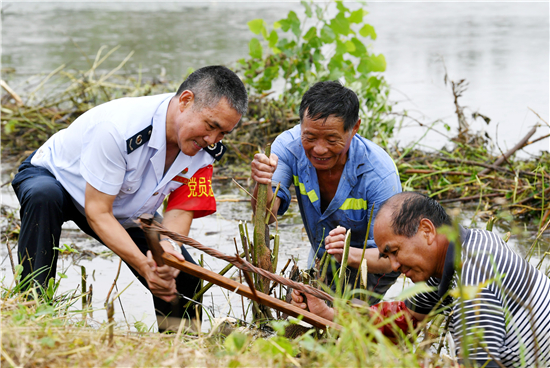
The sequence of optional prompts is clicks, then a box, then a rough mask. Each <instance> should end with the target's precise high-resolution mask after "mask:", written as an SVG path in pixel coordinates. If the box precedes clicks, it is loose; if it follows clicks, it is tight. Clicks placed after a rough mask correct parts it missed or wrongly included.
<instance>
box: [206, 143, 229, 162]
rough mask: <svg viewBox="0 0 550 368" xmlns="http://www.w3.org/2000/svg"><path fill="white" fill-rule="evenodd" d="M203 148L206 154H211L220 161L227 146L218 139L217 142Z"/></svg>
mask: <svg viewBox="0 0 550 368" xmlns="http://www.w3.org/2000/svg"><path fill="white" fill-rule="evenodd" d="M204 150H205V151H206V152H208V154H209V155H210V156H212V157H213V158H214V159H215V160H216V161H220V160H221V159H222V156H223V154H224V153H225V151H227V148H226V147H225V146H224V145H223V143H222V142H221V141H220V142H218V143H214V144H211V145H210V146H208V147H205V148H204Z"/></svg>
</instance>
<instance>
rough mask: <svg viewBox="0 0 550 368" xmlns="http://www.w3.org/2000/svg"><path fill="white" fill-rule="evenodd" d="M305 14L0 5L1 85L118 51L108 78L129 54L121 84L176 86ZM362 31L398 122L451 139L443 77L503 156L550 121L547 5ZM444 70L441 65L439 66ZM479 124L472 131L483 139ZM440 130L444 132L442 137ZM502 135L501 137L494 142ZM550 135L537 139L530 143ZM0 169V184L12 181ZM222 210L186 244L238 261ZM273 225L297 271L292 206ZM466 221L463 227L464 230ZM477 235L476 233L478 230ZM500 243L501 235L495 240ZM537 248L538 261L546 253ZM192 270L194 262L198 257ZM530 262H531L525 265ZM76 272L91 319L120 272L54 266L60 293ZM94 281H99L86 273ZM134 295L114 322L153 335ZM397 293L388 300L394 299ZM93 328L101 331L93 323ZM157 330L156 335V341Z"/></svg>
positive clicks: (229, 208) (231, 226)
mask: <svg viewBox="0 0 550 368" xmlns="http://www.w3.org/2000/svg"><path fill="white" fill-rule="evenodd" d="M291 9H293V10H295V11H296V12H297V13H298V14H301V6H300V4H297V3H296V2H279V3H274V2H261V3H258V2H254V3H253V2H239V3H235V2H223V1H221V2H188V3H182V2H170V3H167V2H161V1H150V2H70V3H69V2H6V1H4V2H3V3H2V70H3V73H2V79H4V80H7V81H8V83H9V84H10V85H11V86H12V87H13V88H15V89H16V90H17V91H19V92H24V91H29V90H32V89H33V88H34V87H36V85H37V84H38V83H39V81H40V80H41V78H37V77H34V76H36V75H37V74H41V75H42V76H44V75H46V74H47V73H49V72H50V71H52V70H54V69H55V68H57V67H58V66H59V65H61V64H63V63H67V64H68V67H69V68H75V69H82V70H86V69H88V64H87V61H86V60H87V59H92V60H93V59H94V57H95V54H96V52H97V50H98V49H99V48H100V47H101V46H102V45H107V46H108V48H111V47H115V46H117V45H120V49H119V50H118V51H117V52H116V53H114V54H113V55H112V56H111V57H110V59H109V60H107V62H106V63H105V64H104V66H103V71H107V70H111V69H112V68H114V67H115V66H116V65H118V63H119V62H120V61H121V60H122V59H123V58H124V57H125V56H126V55H127V54H128V53H129V52H130V51H132V50H133V51H135V54H134V56H133V57H132V59H131V60H130V61H129V63H128V64H127V65H126V66H125V68H124V69H123V72H125V73H128V74H132V75H135V74H136V73H137V71H138V70H141V72H142V73H143V75H144V77H149V78H151V77H154V76H159V75H161V74H165V77H166V78H168V79H174V80H180V79H181V78H182V75H184V74H185V73H186V71H187V69H188V68H189V67H193V68H197V67H200V66H202V65H206V64H214V63H223V64H227V65H231V63H232V62H234V61H235V60H237V59H238V58H241V57H244V56H246V54H247V52H248V46H247V43H248V40H249V39H250V36H251V34H250V32H249V31H248V27H247V25H246V22H247V21H249V20H251V19H254V18H258V17H261V18H264V19H265V20H266V22H267V23H268V24H271V23H272V22H273V21H275V20H277V19H280V18H282V17H284V16H286V14H287V13H288V11H289V10H291ZM367 9H368V11H369V12H370V14H369V15H368V17H367V19H368V22H369V23H371V24H372V25H373V26H374V27H375V29H376V31H377V34H378V38H377V40H376V41H374V42H373V45H372V47H373V49H374V51H375V52H377V53H383V54H384V55H385V57H386V60H387V64H388V68H387V72H386V73H385V76H386V78H387V79H388V81H389V82H390V84H391V86H392V94H391V98H392V99H393V100H394V101H398V102H399V103H398V105H397V109H398V110H407V111H408V112H409V114H411V115H413V116H415V117H417V118H419V119H421V121H422V122H424V123H430V122H432V121H435V120H436V119H441V120H443V121H444V122H445V123H447V124H449V125H450V126H451V127H453V129H454V131H456V123H455V121H456V118H455V117H454V115H453V111H454V106H453V103H452V95H451V93H450V90H449V88H448V86H447V87H446V86H445V84H444V83H443V76H444V65H445V66H446V68H447V70H448V72H449V75H450V77H451V79H454V80H459V79H462V78H465V79H467V80H468V81H469V82H470V84H469V88H468V90H467V91H466V93H465V94H464V97H463V98H462V100H461V101H462V103H463V104H464V105H467V106H469V107H470V108H471V109H472V110H473V111H475V110H479V112H481V113H483V114H485V115H487V116H489V117H490V118H491V119H492V122H491V124H490V125H489V126H487V127H485V129H486V130H487V131H488V132H489V133H490V134H491V135H492V136H493V137H497V136H498V142H499V145H500V146H501V148H502V149H503V150H505V149H506V148H510V147H511V146H513V145H514V144H515V143H516V142H517V141H518V140H519V139H520V137H522V136H523V135H524V134H525V133H526V132H527V131H528V130H529V129H530V128H531V126H532V125H533V124H535V123H537V121H538V120H537V118H536V117H535V115H534V114H533V113H532V112H530V110H529V108H531V109H533V110H534V111H536V112H537V113H538V114H540V115H541V117H542V118H543V119H545V120H546V121H548V115H549V113H548V109H549V108H548V106H549V104H548V99H549V97H548V96H549V94H548V86H549V46H548V45H549V25H548V24H549V22H548V15H549V5H548V3H437V2H423V3H387V2H376V3H369V4H368V5H367ZM442 60H444V63H445V64H443V61H442ZM481 128H482V123H478V124H477V125H476V126H475V129H481ZM438 129H440V130H443V128H442V125H438ZM497 131H498V134H497ZM423 132H424V129H418V128H416V127H415V125H414V124H408V125H407V126H405V127H403V128H402V129H401V130H400V131H399V132H397V134H396V138H395V141H396V142H399V143H400V144H402V145H403V144H408V143H410V142H413V141H416V140H417V139H418V138H419V137H420V136H421V135H422V134H423ZM547 133H548V128H546V127H543V128H540V129H539V131H538V133H537V135H536V136H540V135H543V134H547ZM442 143H444V142H443V140H442V139H441V138H440V136H439V135H436V134H428V135H427V136H426V137H425V138H424V140H423V141H422V145H423V146H424V147H425V148H439V147H441V144H442ZM548 148H549V142H548V139H546V140H544V141H541V142H539V143H537V144H534V145H532V146H529V147H528V149H527V150H525V152H524V153H522V154H523V155H525V156H527V155H528V154H534V153H538V152H539V151H541V150H548ZM11 171H12V170H11V168H10V167H9V165H3V167H2V183H4V182H6V181H7V179H8V177H9V176H8V175H9V173H10V172H11ZM215 193H216V197H217V199H218V200H219V203H218V212H217V214H215V215H213V216H210V217H207V218H204V219H200V220H197V221H194V222H193V227H192V229H191V236H193V237H194V238H196V239H197V240H198V241H199V242H201V243H203V244H205V245H210V246H214V247H216V248H218V249H220V250H222V251H224V252H226V253H231V254H232V253H233V252H234V245H233V238H234V237H237V239H238V234H237V224H238V221H239V220H243V221H249V220H250V214H251V211H250V208H249V205H248V204H246V203H242V202H230V201H228V200H230V199H232V198H236V197H238V198H241V199H242V198H244V197H245V196H244V195H243V194H242V193H240V192H239V190H238V189H236V187H235V186H234V185H233V184H231V183H229V182H219V183H218V184H217V185H216V187H215ZM2 204H3V205H7V206H9V207H10V208H12V209H16V208H17V206H18V204H17V200H16V199H15V197H14V195H13V192H12V191H11V188H10V187H9V186H6V187H3V188H2ZM290 212H291V213H290V215H288V216H286V218H285V219H284V220H283V221H282V222H281V231H280V233H281V235H282V240H281V243H282V248H281V252H282V254H281V257H280V259H281V261H280V266H281V264H282V263H284V262H285V261H286V259H288V258H290V257H291V256H294V257H296V258H297V259H298V263H299V265H300V266H301V267H303V266H304V265H305V259H306V257H307V251H308V249H309V248H308V247H309V245H308V244H307V238H306V237H305V234H303V230H302V229H303V227H302V226H301V220H300V217H299V214H298V209H297V206H295V205H293V206H291V209H290ZM472 214H473V213H472V212H466V213H465V215H464V218H465V219H464V223H465V225H468V224H470V222H471V218H472V217H473V216H472ZM475 225H477V226H479V227H483V221H480V220H478V222H477V223H476V224H475ZM496 231H497V232H499V233H500V234H501V235H502V234H503V233H504V232H505V231H506V230H505V229H497V230H496ZM78 233H79V232H78V231H75V229H74V227H72V226H71V225H70V224H69V225H68V226H67V227H66V229H65V231H64V235H63V236H64V238H63V239H62V243H66V244H76V246H77V247H79V248H80V249H83V250H91V251H93V252H96V253H100V252H101V251H103V250H104V249H105V248H104V247H102V246H101V245H99V244H97V243H96V242H93V241H90V240H89V239H86V238H82V237H79V236H78V235H77V234H78ZM532 234H533V233H532V232H531V233H529V234H527V235H525V236H517V235H514V236H513V237H512V240H511V244H512V246H514V247H515V248H516V249H517V250H518V251H520V253H522V254H525V251H526V248H528V247H529V246H530V244H531V243H532V241H533V235H532ZM547 243H548V240H545V243H543V244H544V247H543V250H544V249H545V247H547ZM192 254H194V256H195V258H196V259H197V258H198V257H199V255H198V252H195V253H193V252H192ZM0 257H1V260H2V264H1V266H0V268H1V270H0V271H1V273H2V276H3V277H2V279H3V282H2V283H3V284H4V285H9V283H10V282H11V279H10V274H11V271H10V266H9V261H8V260H7V253H6V249H5V247H4V245H3V246H2V248H1V249H0ZM205 261H206V264H207V266H208V267H210V268H212V269H213V270H214V271H219V270H220V269H221V268H223V266H224V264H223V263H222V262H218V261H216V260H214V259H211V258H209V257H205ZM533 262H536V258H535V259H534V260H533ZM80 265H83V266H85V267H86V268H87V270H88V274H89V275H90V279H89V281H88V282H89V283H93V284H94V307H96V308H102V306H103V302H104V300H105V296H106V293H107V291H108V289H109V287H110V285H111V284H112V282H113V279H114V277H115V274H116V269H117V266H118V259H117V258H116V257H101V256H95V257H94V259H93V262H92V261H91V260H90V259H86V258H82V259H80V260H78V261H74V260H72V259H70V258H64V259H62V260H60V266H59V269H60V270H65V271H66V273H67V275H68V276H69V277H68V278H67V279H63V280H62V283H61V285H62V289H63V290H71V289H74V288H75V287H77V285H78V284H79V272H80V267H79V266H80ZM94 270H95V271H94ZM129 284H131V286H130V287H129V288H128V290H126V291H125V292H124V293H123V294H122V297H121V301H122V305H123V306H124V310H125V313H126V317H124V315H123V314H122V310H121V309H120V305H117V306H116V308H117V312H116V317H117V320H118V321H121V322H122V321H125V320H126V321H128V323H129V324H130V325H132V324H133V322H135V321H142V322H144V323H145V324H146V325H148V326H154V324H155V323H154V318H153V313H152V310H153V306H152V301H151V298H150V297H149V296H148V295H149V292H148V291H147V290H146V289H145V288H144V287H142V286H141V285H140V284H139V282H137V281H135V280H134V278H133V276H132V274H131V273H130V271H129V270H127V269H126V268H125V267H123V271H122V275H121V277H120V278H119V281H118V285H119V290H122V289H124V288H125V287H126V286H127V285H129ZM402 288H403V285H402V283H400V284H398V285H396V286H394V288H393V289H392V290H391V291H390V293H389V295H393V296H395V295H397V294H398V293H399V291H400V290H401V289H402ZM205 303H206V304H207V305H214V306H215V307H214V309H215V313H216V316H220V315H225V314H230V315H234V316H236V317H239V318H240V317H241V316H242V314H241V313H242V312H241V308H240V303H241V302H240V298H239V297H237V296H236V295H230V296H227V294H225V293H224V292H222V291H221V290H220V289H219V288H213V289H212V293H211V294H208V295H207V296H206V298H205ZM94 318H95V319H96V320H97V321H102V320H104V319H105V312H104V311H98V312H96V313H95V315H94ZM154 328H155V327H153V329H154Z"/></svg>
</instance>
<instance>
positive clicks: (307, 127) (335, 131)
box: [301, 112, 361, 171]
mask: <svg viewBox="0 0 550 368" xmlns="http://www.w3.org/2000/svg"><path fill="white" fill-rule="evenodd" d="M360 123H361V120H359V121H358V122H357V124H356V125H355V126H354V127H353V128H352V129H350V130H349V131H347V132H346V131H344V122H343V120H342V118H339V117H335V116H334V115H330V116H329V117H328V118H327V119H326V120H325V119H318V120H313V119H311V118H310V117H309V116H308V115H307V112H306V113H305V114H304V118H303V121H302V124H301V129H302V132H301V139H302V146H303V147H304V151H305V153H306V157H307V158H308V159H309V161H310V162H311V163H312V164H313V167H315V168H316V169H317V170H321V171H322V170H330V169H332V168H333V167H335V166H338V165H342V166H343V165H345V163H346V159H347V153H348V150H349V146H350V144H351V140H352V138H353V136H354V135H355V133H357V129H359V124H360Z"/></svg>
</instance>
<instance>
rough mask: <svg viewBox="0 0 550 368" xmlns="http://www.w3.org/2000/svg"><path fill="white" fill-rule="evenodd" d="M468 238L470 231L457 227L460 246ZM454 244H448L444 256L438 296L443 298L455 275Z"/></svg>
mask: <svg viewBox="0 0 550 368" xmlns="http://www.w3.org/2000/svg"><path fill="white" fill-rule="evenodd" d="M469 236H470V230H467V229H465V228H463V227H462V226H460V225H459V239H458V240H459V241H460V242H461V244H463V243H464V242H466V241H467V240H468V238H469ZM455 248H456V247H455V243H454V242H449V246H448V247H447V254H446V255H445V264H444V265H443V275H442V276H441V282H440V283H439V289H438V295H439V297H440V298H443V296H445V294H446V293H447V291H448V290H449V285H450V284H451V281H452V279H453V276H454V273H455Z"/></svg>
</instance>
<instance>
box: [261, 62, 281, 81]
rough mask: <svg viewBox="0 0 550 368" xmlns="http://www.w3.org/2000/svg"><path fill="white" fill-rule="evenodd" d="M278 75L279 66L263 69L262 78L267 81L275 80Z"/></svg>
mask: <svg viewBox="0 0 550 368" xmlns="http://www.w3.org/2000/svg"><path fill="white" fill-rule="evenodd" d="M278 75H279V65H276V66H270V67H268V68H265V70H264V77H265V78H266V79H269V80H273V79H276V78H277V77H278Z"/></svg>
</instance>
